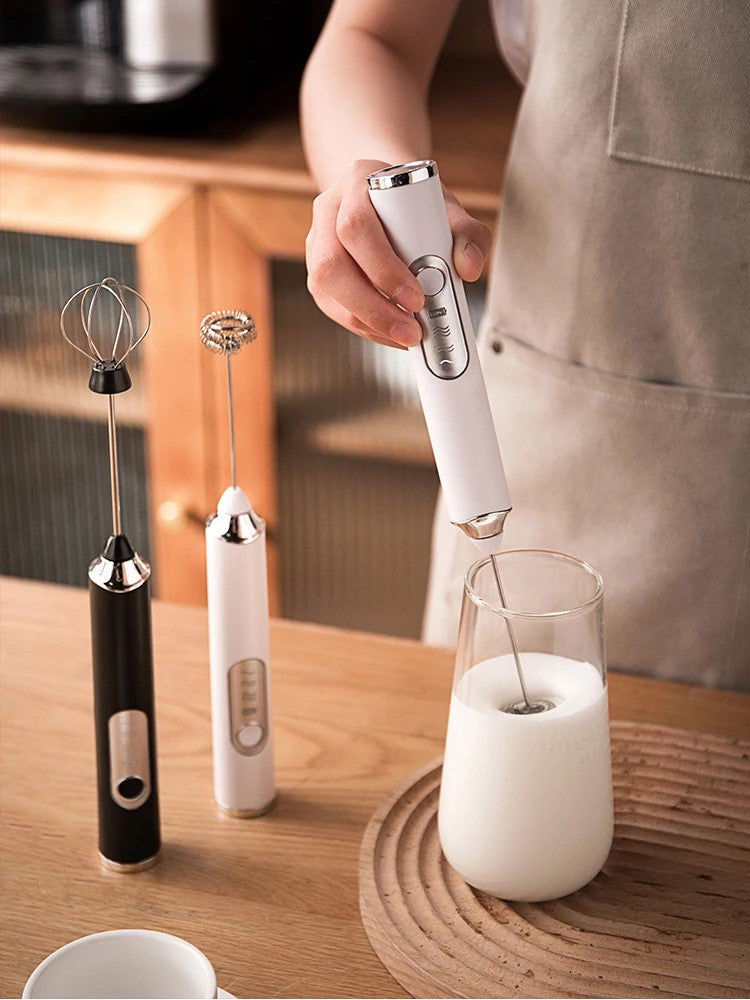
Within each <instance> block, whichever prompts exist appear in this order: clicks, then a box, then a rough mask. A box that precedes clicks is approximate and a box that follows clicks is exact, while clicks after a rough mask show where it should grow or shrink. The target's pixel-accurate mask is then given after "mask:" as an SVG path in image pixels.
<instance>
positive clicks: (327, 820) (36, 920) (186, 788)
mask: <svg viewBox="0 0 750 1000" xmlns="http://www.w3.org/2000/svg"><path fill="white" fill-rule="evenodd" d="M0 601H1V603H0V669H1V673H0V695H1V697H0V759H1V760H2V769H3V773H2V781H0V824H1V826H0V838H1V839H0V843H1V844H2V852H1V853H0V877H1V884H0V890H1V892H2V902H3V905H2V911H1V912H0V995H3V996H18V995H19V994H20V991H21V988H22V985H23V983H24V981H25V979H26V978H27V976H28V975H29V973H30V972H31V970H32V969H33V968H34V967H35V966H36V965H37V963H38V962H39V961H41V959H42V958H43V957H44V956H45V955H47V954H48V953H49V952H51V951H53V950H54V949H55V948H58V947H59V946H60V945H62V944H64V943H65V942H67V941H70V940H72V939H73V938H76V937H79V936H80V935H82V934H88V933H92V932H95V931H99V930H106V929H110V928H116V927H139V926H140V927H150V928H154V929H157V930H165V931H171V932H173V933H175V934H178V935H181V936H182V937H185V938H187V939H189V940H190V941H192V942H194V943H195V944H196V945H197V946H198V947H199V948H201V949H202V950H203V951H205V953H206V954H207V955H208V956H209V958H210V959H211V961H212V962H213V964H214V965H215V967H216V969H217V973H218V976H219V983H220V985H221V986H222V987H223V988H224V989H227V990H229V991H230V992H233V993H235V994H236V995H238V996H248V995H251V996H261V997H267V996H358V997H363V996H368V997H378V996H380V997H383V996H402V995H405V994H404V993H403V991H402V990H401V988H400V987H399V986H398V984H397V983H396V982H395V981H394V980H393V979H392V977H391V976H390V975H389V973H387V972H386V970H385V969H384V967H383V966H382V965H381V963H380V961H379V960H378V958H377V957H376V955H375V954H374V952H373V951H372V949H371V947H370V944H369V942H368V939H367V937H366V935H365V932H364V929H363V927H362V923H361V920H360V915H359V907H358V856H359V847H360V842H361V839H362V835H363V833H364V830H365V828H366V826H367V823H368V821H369V819H370V816H371V815H372V813H373V811H374V810H375V808H376V807H377V806H378V804H379V803H380V802H381V801H382V800H383V799H384V798H386V797H387V796H389V795H390V794H391V792H392V790H393V789H394V788H396V787H397V786H398V785H399V784H400V783H402V782H403V781H404V780H405V778H406V777H407V776H408V775H409V774H411V773H413V772H414V771H415V769H416V768H418V767H422V766H423V765H424V764H425V763H426V762H428V761H430V760H432V759H434V758H435V757H436V756H437V754H439V753H440V752H441V751H442V745H443V739H444V733H445V723H446V719H447V710H448V702H449V696H450V685H451V675H452V667H453V654H452V652H451V651H449V650H439V649H432V648H429V647H425V646H422V645H421V644H419V643H417V642H410V641H407V640H396V639H388V638H385V637H380V636H378V637H375V636H370V635H363V634H356V633H350V632H343V631H338V630H335V629H328V628H321V627H315V626H309V625H299V624H293V623H290V622H276V623H274V624H273V626H272V633H271V654H272V670H273V684H274V707H275V720H274V721H275V727H276V750H277V778H278V787H279V802H278V805H277V807H276V809H275V811H274V812H272V813H271V814H269V815H268V816H266V817H263V818H262V819H259V820H254V821H242V820H227V819H224V818H222V817H220V816H219V815H218V814H217V812H216V810H215V807H214V804H213V800H212V795H211V760H210V755H211V746H210V740H211V737H210V720H209V692H208V652H207V640H206V613H205V611H204V610H203V609H199V608H187V607H179V606H170V605H165V604H161V603H159V602H155V604H154V640H155V674H156V703H157V712H158V716H157V728H158V750H159V777H160V786H161V806H162V832H163V836H164V842H165V848H164V855H163V858H162V860H161V862H160V863H159V864H158V865H157V866H156V867H155V868H153V869H151V870H150V871H147V872H143V873H141V874H139V875H133V876H121V875H113V874H107V873H104V872H103V871H101V870H100V868H99V866H98V863H97V858H96V800H95V771H94V740H93V719H92V695H91V666H90V654H89V627H88V608H87V595H86V593H85V592H84V591H81V590H77V589H74V588H65V587H53V586H48V585H43V584H37V583H28V582H20V581H15V580H9V579H4V580H1V581H0ZM610 703H611V704H610V708H611V714H612V716H613V717H614V718H616V719H617V718H619V719H634V718H637V719H640V720H642V721H647V722H649V721H650V722H654V723H666V724H670V725H676V726H681V727H683V728H688V729H690V728H701V729H703V730H705V731H707V732H713V733H716V734H724V735H726V736H727V737H728V738H729V737H733V736H741V735H743V734H745V733H746V732H747V727H748V716H749V713H750V697H748V696H743V695H734V694H731V693H727V692H717V691H708V690H703V689H699V688H690V687H685V686H681V685H675V684H666V683H663V682H656V681H644V680H640V679H637V678H632V677H625V676H616V675H613V676H612V677H611V683H610Z"/></svg>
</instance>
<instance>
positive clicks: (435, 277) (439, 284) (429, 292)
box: [417, 267, 445, 298]
mask: <svg viewBox="0 0 750 1000" xmlns="http://www.w3.org/2000/svg"><path fill="white" fill-rule="evenodd" d="M417 281H418V282H419V284H420V286H421V288H422V291H423V292H424V293H425V295H426V296H427V297H428V298H429V297H431V296H433V295H437V294H438V292H442V290H443V288H444V287H445V275H444V274H443V272H442V271H441V270H439V268H437V267H424V268H422V270H421V271H419V272H418V274H417Z"/></svg>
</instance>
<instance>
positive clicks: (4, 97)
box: [0, 0, 316, 131]
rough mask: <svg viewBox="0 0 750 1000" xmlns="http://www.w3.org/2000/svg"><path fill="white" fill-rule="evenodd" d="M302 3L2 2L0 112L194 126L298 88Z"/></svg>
mask: <svg viewBox="0 0 750 1000" xmlns="http://www.w3.org/2000/svg"><path fill="white" fill-rule="evenodd" d="M306 7H307V4H304V3H303V4H300V3H298V2H295V0H260V2H256V0H3V3H2V15H1V17H0V105H1V106H2V108H3V117H4V118H5V119H11V120H13V121H15V122H18V123H22V124H24V123H25V124H31V125H41V126H44V127H47V128H49V127H53V128H65V127H68V128H86V129H100V128H104V129H107V130H115V131H119V130H122V129H136V130H143V131H147V130H150V129H153V128H157V129H159V130H160V131H164V130H172V129H182V128H184V127H189V128H191V129H193V128H194V127H195V126H196V124H199V123H200V122H201V121H205V120H207V119H209V118H211V119H215V117H216V111H217V109H218V108H220V109H221V112H222V115H224V116H225V115H226V114H227V112H231V111H232V110H233V109H236V108H239V107H241V106H245V107H247V106H248V105H252V108H251V110H252V109H254V112H253V113H256V114H261V113H263V111H264V110H266V106H267V102H266V100H265V95H267V93H268V89H269V87H271V88H273V87H277V86H279V85H280V84H283V82H285V81H286V82H288V84H289V86H288V88H287V89H288V90H289V92H290V93H291V92H292V91H293V88H294V83H295V77H296V78H297V79H298V77H299V72H300V71H301V67H302V65H303V64H304V61H305V57H306V54H307V52H308V51H309V49H310V48H311V46H312V44H313V42H314V37H315V34H314V33H315V27H316V26H315V25H313V24H311V20H312V19H311V17H310V14H309V11H306V10H305V8H306Z"/></svg>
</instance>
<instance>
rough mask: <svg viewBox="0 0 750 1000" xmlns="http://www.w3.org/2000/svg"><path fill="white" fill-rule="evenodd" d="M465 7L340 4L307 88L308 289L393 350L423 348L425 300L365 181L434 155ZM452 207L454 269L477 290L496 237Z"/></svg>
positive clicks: (384, 0)
mask: <svg viewBox="0 0 750 1000" xmlns="http://www.w3.org/2000/svg"><path fill="white" fill-rule="evenodd" d="M459 2H460V0H439V2H437V3H436V2H435V0H337V2H336V3H334V5H333V7H332V9H331V13H330V15H329V17H328V21H327V22H326V25H325V28H324V29H323V32H322V33H321V36H320V39H319V41H318V44H317V45H316V47H315V50H314V51H313V54H312V55H311V57H310V60H309V62H308V65H307V69H306V70H305V75H304V79H303V83H302V93H301V110H302V132H303V141H304V146H305V153H306V155H307V159H308V163H309V165H310V168H311V170H312V172H313V174H314V176H315V178H316V180H317V182H318V184H319V185H320V187H321V188H322V189H323V190H322V193H321V194H320V195H319V196H318V197H317V198H316V199H315V202H314V206H313V225H312V228H311V230H310V233H309V235H308V238H307V254H306V256H307V268H308V275H309V276H308V287H309V289H310V292H311V294H312V296H313V298H314V299H315V301H316V303H317V304H318V306H319V307H320V309H321V310H322V311H323V312H324V313H326V315H328V316H330V317H331V318H332V319H333V320H335V321H336V322H337V323H340V324H341V325H342V326H345V327H347V328H348V329H349V330H352V331H353V332H354V333H357V334H359V335H360V336H364V337H366V338H367V339H369V340H374V341H376V342H377V343H383V344H387V345H389V346H412V345H414V344H416V343H418V342H419V340H420V337H421V333H420V330H419V326H418V324H417V322H416V320H415V319H414V318H413V316H411V315H409V312H412V311H417V310H418V309H420V308H421V307H422V305H423V303H424V297H423V294H422V290H421V288H420V287H419V285H418V283H417V281H416V279H415V278H414V276H413V275H412V273H411V271H409V269H408V268H407V267H406V265H405V264H403V263H402V262H401V261H400V260H399V259H398V257H396V255H395V253H394V252H393V250H392V249H391V247H390V244H389V243H388V240H387V238H386V235H385V233H384V232H383V229H382V226H381V225H380V222H379V221H378V218H377V216H376V215H375V212H374V210H373V209H372V207H371V205H370V201H369V197H368V194H367V183H366V177H367V174H368V173H370V172H371V171H373V170H377V169H378V168H379V167H382V166H386V165H390V164H394V163H404V162H407V161H408V160H415V159H422V158H425V157H428V156H429V154H430V129H429V119H428V115H427V92H428V89H429V85H430V80H431V79H432V74H433V71H434V68H435V63H436V62H437V59H438V56H439V54H440V50H441V48H442V46H443V43H444V41H445V36H446V35H447V33H448V29H449V27H450V24H451V21H452V20H453V16H454V14H455V12H456V9H457V7H458V4H459ZM446 197H447V201H448V217H449V219H450V222H451V228H452V230H453V234H454V258H455V264H456V268H457V270H458V272H459V274H460V275H461V277H463V278H465V279H466V280H468V281H473V280H475V279H476V278H478V277H479V275H480V273H481V270H482V267H483V264H484V259H485V256H486V254H487V252H488V250H489V245H490V234H489V231H488V230H487V228H486V226H484V225H482V223H480V222H477V220H476V219H472V218H471V217H470V216H469V215H467V214H466V212H464V211H463V209H462V208H461V206H460V205H459V204H458V202H457V201H456V199H455V198H454V197H453V196H452V195H451V194H450V193H449V192H447V191H446ZM381 292H382V293H383V294H381ZM399 306H401V307H402V308H399ZM404 310H407V312H405V311H404Z"/></svg>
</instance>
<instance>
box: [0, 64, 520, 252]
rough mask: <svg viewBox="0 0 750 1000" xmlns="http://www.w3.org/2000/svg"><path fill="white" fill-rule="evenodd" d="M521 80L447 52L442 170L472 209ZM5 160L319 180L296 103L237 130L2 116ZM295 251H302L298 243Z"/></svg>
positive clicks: (179, 176) (437, 84)
mask: <svg viewBox="0 0 750 1000" xmlns="http://www.w3.org/2000/svg"><path fill="white" fill-rule="evenodd" d="M519 95H520V90H519V88H518V86H517V85H516V84H515V82H514V81H513V79H512V78H511V77H510V75H509V74H508V72H507V71H506V70H505V68H504V66H503V64H502V61H501V60H500V58H499V57H492V58H487V57H482V58H466V57H451V58H445V59H443V60H442V61H441V63H440V65H439V67H438V71H437V73H436V76H435V81H434V84H433V88H432V94H431V100H430V110H431V118H432V132H433V140H434V155H435V157H436V159H437V160H438V162H439V164H440V170H441V174H442V176H443V179H444V180H445V182H446V184H448V185H449V186H450V187H451V188H452V189H453V190H454V191H455V192H456V194H457V195H458V197H459V198H461V200H462V201H463V203H464V205H465V207H466V208H467V210H468V211H472V212H474V213H475V214H478V215H480V216H481V217H483V218H485V219H487V218H488V217H489V219H490V221H491V220H492V217H494V215H495V213H496V211H497V207H498V204H499V196H500V186H501V181H502V174H503V169H504V164H505V158H506V153H507V150H508V147H509V145H510V138H511V132H512V128H513V121H514V118H515V113H516V107H517V104H518V99H519ZM0 162H1V163H3V164H5V165H6V166H17V167H24V168H26V169H33V170H39V171H45V170H69V171H73V172H75V171H81V172H83V173H89V172H91V171H97V172H108V171H111V172H112V173H113V174H118V175H123V176H127V177H128V178H131V179H132V178H135V177H136V176H137V175H141V176H144V175H145V176H148V177H151V178H155V177H159V178H163V179H169V180H172V181H182V182H191V183H200V184H211V185H227V186H231V187H240V188H245V189H254V190H256V191H265V192H268V193H270V192H275V193H277V194H281V193H286V194H289V195H303V196H305V198H306V199H309V198H310V196H311V195H312V194H314V193H315V185H314V183H313V180H312V178H311V177H310V174H309V173H308V171H307V168H306V166H305V161H304V156H303V152H302V143H301V140H300V135H299V120H298V116H297V110H296V107H294V106H292V107H289V106H282V107H281V108H279V109H277V110H276V111H275V112H274V115H273V117H269V118H268V119H267V120H265V121H258V122H253V123H250V124H248V125H247V127H242V128H241V129H240V130H239V131H238V132H236V133H235V134H232V135H221V134H213V135H212V134H205V135H202V136H188V137H163V136H160V137H155V136H122V135H89V134H85V135H84V134H72V133H63V132H50V131H42V130H37V129H24V128H19V127H15V126H4V127H3V128H2V129H0ZM299 252H300V253H301V252H302V247H301V246H300V248H299Z"/></svg>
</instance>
